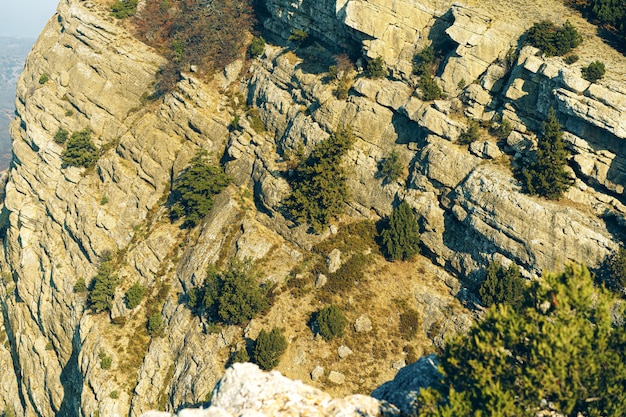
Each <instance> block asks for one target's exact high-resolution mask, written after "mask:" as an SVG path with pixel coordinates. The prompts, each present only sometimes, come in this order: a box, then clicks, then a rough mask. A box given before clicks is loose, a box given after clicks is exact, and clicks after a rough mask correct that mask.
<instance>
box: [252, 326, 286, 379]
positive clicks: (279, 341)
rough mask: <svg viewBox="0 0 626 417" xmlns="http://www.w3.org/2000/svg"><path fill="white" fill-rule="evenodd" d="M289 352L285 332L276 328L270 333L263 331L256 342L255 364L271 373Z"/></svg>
mask: <svg viewBox="0 0 626 417" xmlns="http://www.w3.org/2000/svg"><path fill="white" fill-rule="evenodd" d="M285 350H287V339H286V338H285V336H284V335H283V332H282V331H281V330H280V329H278V328H276V327H274V328H273V329H272V330H271V331H270V332H269V333H268V332H267V331H265V329H262V330H261V332H260V333H259V336H258V337H257V339H256V341H255V342H254V354H253V359H254V363H256V364H257V365H259V367H260V368H261V369H264V370H266V371H269V370H270V369H273V368H275V367H276V365H278V362H279V361H280V357H281V356H282V355H283V353H285Z"/></svg>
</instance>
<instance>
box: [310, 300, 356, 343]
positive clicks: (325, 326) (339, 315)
mask: <svg viewBox="0 0 626 417" xmlns="http://www.w3.org/2000/svg"><path fill="white" fill-rule="evenodd" d="M314 321H315V322H316V323H317V326H318V328H319V333H320V335H322V337H323V338H324V339H325V340H327V341H329V340H332V339H334V338H335V337H341V336H343V332H344V330H345V328H346V325H347V324H348V320H347V319H346V316H345V314H344V313H343V311H341V309H340V308H339V307H338V306H337V305H336V304H331V305H329V306H326V307H324V308H322V309H321V310H320V311H318V312H317V314H316V316H315V318H314Z"/></svg>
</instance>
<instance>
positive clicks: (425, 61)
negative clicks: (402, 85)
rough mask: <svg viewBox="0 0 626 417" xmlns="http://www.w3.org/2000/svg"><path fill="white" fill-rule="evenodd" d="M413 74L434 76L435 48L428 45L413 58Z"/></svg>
mask: <svg viewBox="0 0 626 417" xmlns="http://www.w3.org/2000/svg"><path fill="white" fill-rule="evenodd" d="M413 74H415V75H419V76H422V75H430V76H433V75H435V48H434V47H433V46H432V45H429V46H427V47H425V48H424V49H422V50H421V51H420V52H418V53H417V54H415V56H414V57H413Z"/></svg>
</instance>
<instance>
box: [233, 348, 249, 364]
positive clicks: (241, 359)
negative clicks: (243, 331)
mask: <svg viewBox="0 0 626 417" xmlns="http://www.w3.org/2000/svg"><path fill="white" fill-rule="evenodd" d="M231 362H232V363H245V362H250V354H248V349H246V348H245V347H242V348H241V349H239V350H238V351H237V352H235V354H234V355H233V357H232V360H231Z"/></svg>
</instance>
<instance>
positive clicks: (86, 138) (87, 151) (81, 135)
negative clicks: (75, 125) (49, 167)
mask: <svg viewBox="0 0 626 417" xmlns="http://www.w3.org/2000/svg"><path fill="white" fill-rule="evenodd" d="M57 133H59V132H57ZM59 139H61V137H59ZM55 141H56V134H55ZM98 153H99V152H98V148H97V147H96V145H94V144H93V142H92V141H91V129H89V128H85V129H83V130H81V131H80V132H74V133H72V136H70V138H69V140H67V142H66V145H65V150H64V151H63V154H62V155H61V162H62V165H61V166H62V167H63V168H65V167H82V168H92V167H93V166H94V165H95V164H96V162H97V161H98Z"/></svg>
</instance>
